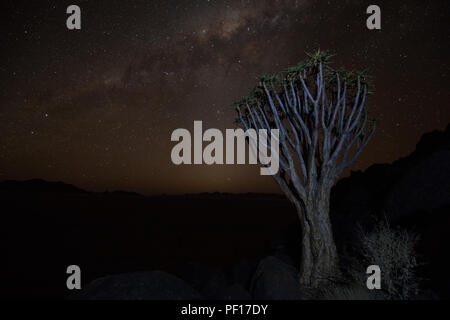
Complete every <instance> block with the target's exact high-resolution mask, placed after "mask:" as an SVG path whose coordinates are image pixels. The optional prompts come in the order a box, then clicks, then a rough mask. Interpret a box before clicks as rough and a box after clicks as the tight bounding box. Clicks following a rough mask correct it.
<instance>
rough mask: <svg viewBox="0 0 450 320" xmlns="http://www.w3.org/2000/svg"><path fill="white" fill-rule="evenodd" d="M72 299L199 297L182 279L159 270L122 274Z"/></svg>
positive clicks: (186, 298)
mask: <svg viewBox="0 0 450 320" xmlns="http://www.w3.org/2000/svg"><path fill="white" fill-rule="evenodd" d="M70 299H75V300H197V299H202V296H201V295H200V294H199V293H198V292H197V291H196V290H195V289H193V288H192V287H191V286H189V285H188V284H187V283H185V282H184V281H183V280H181V279H179V278H177V277H175V276H173V275H170V274H168V273H165V272H162V271H151V272H140V273H125V274H119V275H113V276H107V277H103V278H99V279H97V280H94V281H92V282H91V283H90V284H88V285H87V286H85V287H84V288H83V289H82V290H80V291H78V292H77V293H75V294H74V295H73V296H72V297H70Z"/></svg>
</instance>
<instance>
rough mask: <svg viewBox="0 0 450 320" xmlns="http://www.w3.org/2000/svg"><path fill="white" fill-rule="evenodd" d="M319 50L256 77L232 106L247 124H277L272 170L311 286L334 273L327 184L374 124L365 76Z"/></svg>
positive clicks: (354, 156) (335, 262)
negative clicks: (291, 212) (296, 224)
mask: <svg viewBox="0 0 450 320" xmlns="http://www.w3.org/2000/svg"><path fill="white" fill-rule="evenodd" d="M320 57H323V56H320V54H319V59H316V60H314V59H313V58H312V59H311V60H309V61H310V64H309V65H308V67H304V68H298V69H297V70H294V71H291V72H288V73H285V74H283V75H282V76H281V81H280V78H278V79H274V78H270V77H262V78H261V82H260V84H259V86H258V87H257V89H256V90H255V91H254V92H253V93H252V95H251V96H250V97H246V98H244V99H243V100H242V101H240V102H239V103H237V108H236V109H237V111H238V116H239V120H240V123H241V124H242V125H243V126H244V128H245V129H246V130H248V129H252V128H253V129H256V130H259V129H266V130H268V131H269V133H268V137H269V138H270V129H278V130H279V134H280V135H279V145H280V151H279V155H277V156H278V157H279V162H280V170H279V172H278V173H277V174H276V175H274V176H273V177H274V178H275V180H276V182H277V183H278V184H279V186H280V188H281V190H282V191H283V192H284V193H285V195H286V196H287V198H288V199H289V200H290V201H291V202H292V203H293V204H294V206H295V208H296V210H297V213H298V217H299V219H300V224H301V228H302V230H301V232H302V244H301V246H302V248H301V267H300V281H301V283H302V284H303V285H305V286H310V287H317V286H318V285H320V283H322V282H323V281H326V280H327V279H329V278H330V277H332V276H334V275H336V273H337V272H338V255H337V251H336V245H335V242H334V239H333V232H332V227H331V222H330V215H329V206H330V191H331V187H332V186H333V184H334V182H335V181H336V179H337V178H338V177H339V175H340V174H341V173H342V171H343V170H344V169H345V168H347V167H348V166H350V165H352V164H353V163H354V162H355V161H356V159H357V158H358V157H359V155H360V154H361V152H362V150H363V149H364V147H365V146H366V145H367V143H368V141H369V140H370V138H371V137H372V135H373V133H374V131H375V123H373V125H371V126H369V125H368V123H369V121H368V115H367V108H366V96H367V93H368V84H367V83H366V82H365V81H364V75H363V74H362V73H359V74H357V73H348V72H343V71H335V70H332V69H331V68H329V67H328V65H327V64H326V62H325V61H326V60H321V59H320ZM324 68H326V70H324ZM341 78H343V79H341ZM276 81H277V83H275V82H276ZM265 146H266V148H267V149H269V150H270V146H269V144H268V143H266V144H265ZM271 151H272V152H273V150H271ZM272 156H273V155H272Z"/></svg>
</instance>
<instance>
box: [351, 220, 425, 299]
mask: <svg viewBox="0 0 450 320" xmlns="http://www.w3.org/2000/svg"><path fill="white" fill-rule="evenodd" d="M418 240H419V237H418V236H417V235H416V234H415V233H413V232H411V231H408V230H405V229H400V228H395V229H394V228H391V227H390V225H389V223H388V222H387V220H383V221H380V222H378V223H376V225H375V227H374V228H373V230H372V231H370V232H369V231H367V230H365V229H363V228H362V227H359V230H358V244H357V248H356V252H357V255H358V258H356V259H354V262H353V264H352V267H351V268H350V272H349V274H350V277H351V278H352V279H353V280H354V281H355V282H356V283H361V284H365V282H366V280H367V274H366V269H367V267H368V266H369V265H378V266H379V267H380V269H381V289H382V290H384V292H385V293H386V296H387V298H389V299H409V298H411V297H412V296H414V295H416V294H417V293H418V289H419V282H420V279H419V277H418V276H417V274H416V270H417V267H418V266H419V263H418V261H417V253H416V251H415V246H416V244H417V242H418Z"/></svg>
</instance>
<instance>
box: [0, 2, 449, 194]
mask: <svg viewBox="0 0 450 320" xmlns="http://www.w3.org/2000/svg"><path fill="white" fill-rule="evenodd" d="M3 2H4V3H3V7H4V8H2V12H3V13H4V16H5V17H6V18H4V19H3V22H6V23H5V26H4V27H3V28H2V31H1V32H2V47H3V48H2V50H1V57H2V60H1V61H2V64H1V69H0V72H1V73H0V76H1V80H2V90H0V92H1V95H0V123H1V127H0V180H4V179H30V178H43V179H47V180H62V181H65V182H68V183H73V184H76V185H79V186H81V187H84V188H87V189H90V190H105V189H126V190H132V191H138V192H142V193H145V194H152V193H184V192H203V191H207V192H211V191H228V192H249V191H253V192H277V186H276V185H275V183H274V182H273V181H272V179H271V178H270V177H262V176H260V175H259V168H258V166H238V165H234V166H233V165H228V166H225V165H224V166H210V167H208V166H204V165H202V166H175V165H173V164H172V163H171V161H170V150H171V148H172V146H173V145H174V144H173V143H172V142H170V134H171V132H172V131H173V130H175V129H176V128H188V129H191V128H192V126H193V121H194V120H203V123H204V126H206V127H214V128H219V129H222V130H224V129H225V128H234V126H235V124H234V118H235V114H234V110H233V109H232V108H231V107H230V105H231V104H232V103H233V102H234V101H236V100H239V99H240V97H241V96H242V95H245V94H246V92H247V91H248V90H249V89H250V88H251V87H253V86H254V85H255V83H256V79H255V76H256V75H257V74H261V73H269V72H275V71H280V70H282V69H284V68H286V67H288V66H290V65H294V64H296V63H298V62H299V61H301V60H302V59H303V58H304V57H305V52H308V51H312V50H315V49H317V48H319V47H320V48H321V49H324V50H328V51H330V52H332V53H335V54H336V56H335V57H334V64H335V65H336V66H338V67H341V66H342V67H345V68H347V69H365V68H368V69H369V72H370V73H371V74H373V75H374V76H375V86H376V92H375V94H374V95H373V96H372V97H371V98H370V99H371V100H370V101H369V104H370V107H371V110H372V111H373V112H374V114H375V116H376V117H377V118H381V122H380V124H379V127H378V130H377V133H376V134H375V137H374V139H373V141H371V142H370V143H369V145H368V146H367V148H366V150H365V152H364V153H363V155H362V156H361V158H360V160H359V161H358V162H357V163H356V164H355V165H354V166H353V167H352V168H351V169H352V170H361V169H365V168H367V167H368V166H370V165H371V164H373V163H381V162H391V161H394V160H396V159H398V158H399V157H402V156H405V155H407V154H408V153H409V152H411V151H412V150H413V149H414V147H415V144H416V142H417V141H418V139H419V138H420V136H421V135H422V134H423V133H425V132H427V131H431V130H435V129H443V128H444V127H445V126H446V125H447V124H448V123H449V122H450V111H449V110H450V109H449V107H448V101H449V98H450V94H449V91H448V80H449V65H448V56H449V53H450V46H449V36H448V29H449V28H448V22H447V17H448V14H449V13H450V10H449V8H450V7H449V4H448V1H433V2H430V3H428V2H425V1H402V2H401V3H400V2H399V3H397V2H395V3H394V1H378V2H377V4H378V5H379V6H380V7H381V10H382V29H381V30H376V31H370V30H368V29H367V28H366V22H365V20H366V18H367V15H366V8H367V6H368V5H370V4H372V2H370V1H312V0H300V1H274V0H272V1H214V0H210V1H207V0H204V1H192V0H191V1H95V2H94V1H75V2H74V3H75V4H77V5H78V6H80V8H81V12H82V29H81V30H80V31H69V30H67V28H66V24H65V20H66V18H67V14H66V8H67V6H68V5H70V4H72V2H68V1H58V2H57V4H56V3H55V2H48V1H33V3H32V4H30V2H29V1H23V2H20V1H9V2H7V1H6V2H5V1H3Z"/></svg>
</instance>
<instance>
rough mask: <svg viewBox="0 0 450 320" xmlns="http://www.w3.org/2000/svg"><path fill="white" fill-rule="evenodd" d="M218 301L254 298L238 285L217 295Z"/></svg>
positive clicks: (233, 285)
mask: <svg viewBox="0 0 450 320" xmlns="http://www.w3.org/2000/svg"><path fill="white" fill-rule="evenodd" d="M216 299H217V300H251V299H252V297H251V295H250V293H248V291H247V290H245V289H244V287H243V286H241V285H240V284H238V283H235V284H232V285H231V286H229V287H227V288H225V289H224V290H222V291H220V292H218V293H217V295H216Z"/></svg>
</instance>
